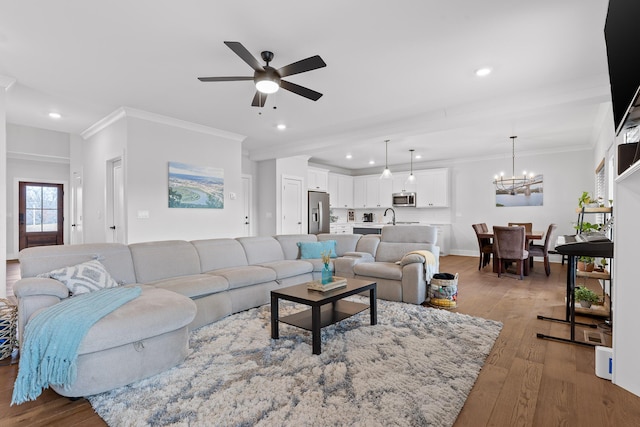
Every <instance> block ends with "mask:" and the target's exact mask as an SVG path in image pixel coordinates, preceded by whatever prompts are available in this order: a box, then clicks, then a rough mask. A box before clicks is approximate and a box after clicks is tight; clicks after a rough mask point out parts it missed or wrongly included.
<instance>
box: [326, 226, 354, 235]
mask: <svg viewBox="0 0 640 427" xmlns="http://www.w3.org/2000/svg"><path fill="white" fill-rule="evenodd" d="M329 231H330V232H331V234H353V226H352V225H351V224H336V223H333V224H331V225H330V226H329Z"/></svg>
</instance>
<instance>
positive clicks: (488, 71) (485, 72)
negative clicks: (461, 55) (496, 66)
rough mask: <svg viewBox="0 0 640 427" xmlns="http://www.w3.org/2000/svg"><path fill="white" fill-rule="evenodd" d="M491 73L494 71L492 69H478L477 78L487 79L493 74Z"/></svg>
mask: <svg viewBox="0 0 640 427" xmlns="http://www.w3.org/2000/svg"><path fill="white" fill-rule="evenodd" d="M491 71H492V69H491V68H490V67H483V68H478V69H477V70H476V76H478V77H485V76H488V75H489V74H491Z"/></svg>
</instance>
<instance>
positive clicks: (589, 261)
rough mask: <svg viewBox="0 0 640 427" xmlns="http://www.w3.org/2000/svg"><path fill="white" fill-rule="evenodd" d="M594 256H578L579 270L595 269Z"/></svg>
mask: <svg viewBox="0 0 640 427" xmlns="http://www.w3.org/2000/svg"><path fill="white" fill-rule="evenodd" d="M593 261H594V258H593V257H590V256H581V257H580V258H578V270H579V271H593V269H594V268H595V264H594V263H593Z"/></svg>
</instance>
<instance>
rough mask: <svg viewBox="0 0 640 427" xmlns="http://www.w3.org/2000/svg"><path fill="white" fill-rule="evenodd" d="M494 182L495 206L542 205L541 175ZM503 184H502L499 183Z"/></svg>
mask: <svg viewBox="0 0 640 427" xmlns="http://www.w3.org/2000/svg"><path fill="white" fill-rule="evenodd" d="M494 183H495V184H496V206H497V207H512V206H542V203H543V200H544V192H543V185H542V184H543V179H542V175H536V176H534V177H531V178H526V179H518V180H516V182H512V181H511V180H509V179H505V180H504V182H503V181H497V183H496V181H494ZM501 184H503V185H501Z"/></svg>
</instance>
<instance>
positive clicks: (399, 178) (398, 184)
mask: <svg viewBox="0 0 640 427" xmlns="http://www.w3.org/2000/svg"><path fill="white" fill-rule="evenodd" d="M413 176H414V177H415V176H416V174H415V172H414V174H413ZM408 178H409V174H408V173H394V174H393V179H392V181H393V188H392V193H415V192H416V181H417V179H415V180H413V182H407V179H408Z"/></svg>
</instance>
